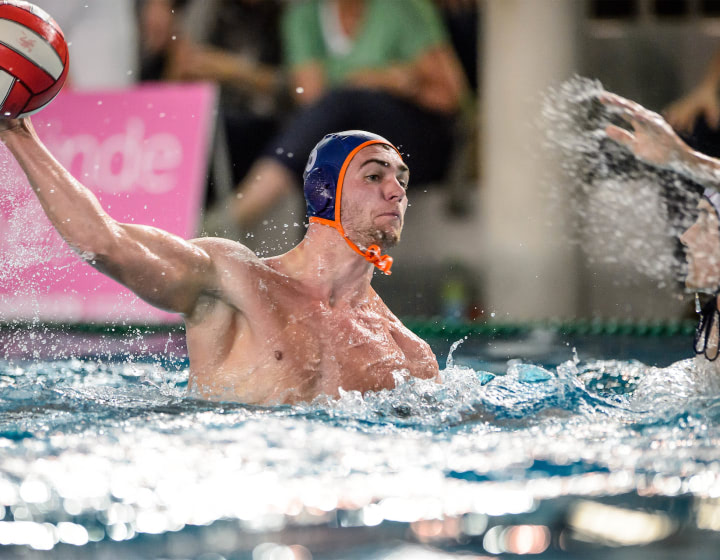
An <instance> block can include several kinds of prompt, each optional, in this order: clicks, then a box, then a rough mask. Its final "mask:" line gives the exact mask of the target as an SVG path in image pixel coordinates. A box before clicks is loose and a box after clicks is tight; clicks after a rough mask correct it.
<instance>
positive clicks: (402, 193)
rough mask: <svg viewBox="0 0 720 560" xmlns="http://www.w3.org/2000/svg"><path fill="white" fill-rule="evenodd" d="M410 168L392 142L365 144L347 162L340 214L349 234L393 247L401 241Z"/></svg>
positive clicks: (365, 242)
mask: <svg viewBox="0 0 720 560" xmlns="http://www.w3.org/2000/svg"><path fill="white" fill-rule="evenodd" d="M409 178H410V177H409V170H408V168H407V166H406V165H405V164H404V163H403V161H402V159H401V158H400V156H399V155H398V154H397V152H396V151H395V150H394V149H392V148H391V147H389V146H386V145H383V144H374V145H371V146H368V147H367V148H363V149H362V150H360V151H359V152H358V153H357V155H356V156H355V157H354V158H353V159H352V161H351V162H350V165H348V168H347V171H346V173H345V179H344V181H343V190H342V195H341V196H342V200H341V207H340V209H341V216H340V219H341V221H342V225H343V228H344V229H345V231H346V232H347V234H348V235H349V236H350V238H351V239H352V240H353V241H355V242H356V243H358V244H360V245H364V246H365V247H367V246H368V245H371V244H373V243H377V244H378V245H380V247H383V248H385V247H392V246H393V245H396V244H397V243H398V242H399V241H400V234H401V233H402V228H403V223H404V219H405V211H406V210H407V204H408V200H407V193H406V189H407V185H408V180H409Z"/></svg>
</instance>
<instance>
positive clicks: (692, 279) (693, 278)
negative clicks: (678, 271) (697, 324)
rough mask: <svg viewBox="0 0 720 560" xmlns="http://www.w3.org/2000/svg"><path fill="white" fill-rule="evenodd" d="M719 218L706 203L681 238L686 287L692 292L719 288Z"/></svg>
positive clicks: (702, 204) (705, 201) (701, 203)
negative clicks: (685, 261)
mask: <svg viewBox="0 0 720 560" xmlns="http://www.w3.org/2000/svg"><path fill="white" fill-rule="evenodd" d="M718 225H719V223H718V215H717V213H716V212H715V209H714V208H713V207H712V205H711V204H710V203H709V202H708V201H707V200H701V201H700V203H699V204H698V217H697V219H696V220H695V223H694V224H693V225H692V226H690V227H689V228H688V229H687V230H686V231H685V233H683V234H682V235H681V236H680V241H681V242H682V244H683V245H685V247H686V251H685V253H686V255H687V261H688V272H687V277H686V278H685V285H686V286H687V287H688V288H689V289H691V290H709V291H713V292H714V291H715V290H716V289H717V288H718V286H720V230H718Z"/></svg>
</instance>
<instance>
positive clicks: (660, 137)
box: [600, 93, 692, 165]
mask: <svg viewBox="0 0 720 560" xmlns="http://www.w3.org/2000/svg"><path fill="white" fill-rule="evenodd" d="M600 101H601V102H602V103H603V104H604V105H606V106H607V107H609V108H611V109H613V110H614V112H616V113H617V114H619V115H620V116H621V117H622V118H623V119H624V120H625V121H626V122H627V123H628V124H630V125H631V126H632V129H633V130H632V132H631V131H629V130H626V129H624V128H621V127H619V126H615V125H609V126H608V127H607V128H606V129H605V132H606V134H607V135H608V138H610V139H612V140H614V141H615V142H617V143H619V144H622V145H623V146H625V147H626V148H628V149H629V150H630V151H631V152H632V153H633V154H635V156H636V157H638V158H639V159H641V160H643V161H646V162H647V163H651V164H655V165H667V164H669V163H671V162H673V161H681V160H682V159H684V157H685V156H687V155H688V154H690V153H692V150H691V148H690V147H689V146H688V145H687V144H685V142H683V141H682V140H681V139H680V137H679V136H678V135H677V134H675V131H674V130H673V129H672V127H671V126H670V125H669V124H668V123H667V122H666V121H665V119H663V118H662V117H661V116H660V115H658V114H657V113H655V112H653V111H650V110H648V109H646V108H645V107H643V106H642V105H640V104H639V103H635V102H634V101H630V100H629V99H625V98H624V97H620V96H619V95H616V94H614V93H603V94H602V95H601V96H600Z"/></svg>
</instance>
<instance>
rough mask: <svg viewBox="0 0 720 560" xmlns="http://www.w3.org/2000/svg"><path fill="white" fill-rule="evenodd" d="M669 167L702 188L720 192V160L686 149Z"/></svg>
mask: <svg viewBox="0 0 720 560" xmlns="http://www.w3.org/2000/svg"><path fill="white" fill-rule="evenodd" d="M670 166H671V167H673V168H675V169H676V170H678V171H680V172H681V173H683V174H686V175H690V176H691V178H692V179H694V180H696V181H697V182H699V183H700V184H702V185H704V186H707V187H711V188H714V189H716V190H720V159H717V158H714V157H710V156H708V155H705V154H703V153H702V152H698V151H696V150H693V149H692V148H690V147H687V149H686V150H684V151H683V152H682V153H681V154H680V157H679V158H676V160H675V161H672V162H671V163H670Z"/></svg>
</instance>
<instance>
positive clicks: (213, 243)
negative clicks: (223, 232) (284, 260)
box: [190, 237, 260, 265]
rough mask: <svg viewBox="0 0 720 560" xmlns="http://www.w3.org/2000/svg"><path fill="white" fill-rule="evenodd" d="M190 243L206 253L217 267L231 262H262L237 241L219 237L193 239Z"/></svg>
mask: <svg viewBox="0 0 720 560" xmlns="http://www.w3.org/2000/svg"><path fill="white" fill-rule="evenodd" d="M190 243H192V244H193V245H195V246H196V247H198V248H200V249H202V250H203V251H205V252H206V253H207V254H208V255H209V256H210V258H211V259H212V260H213V261H214V262H215V263H216V265H222V264H223V263H226V264H229V263H231V262H234V263H236V264H238V265H243V264H246V265H250V264H252V263H257V262H260V259H259V258H258V256H257V255H256V254H255V253H253V252H252V251H251V250H250V249H248V248H247V247H245V245H242V244H241V243H238V242H237V241H231V240H229V239H222V238H219V237H199V238H197V239H192V240H191V241H190Z"/></svg>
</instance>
